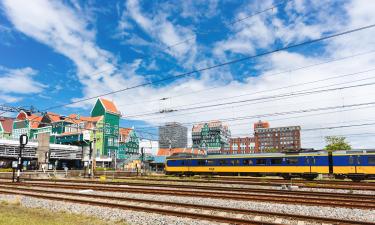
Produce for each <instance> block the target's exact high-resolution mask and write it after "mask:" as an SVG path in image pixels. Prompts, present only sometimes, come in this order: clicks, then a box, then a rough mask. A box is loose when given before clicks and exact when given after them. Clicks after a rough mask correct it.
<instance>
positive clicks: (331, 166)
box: [328, 151, 333, 174]
mask: <svg viewBox="0 0 375 225" xmlns="http://www.w3.org/2000/svg"><path fill="white" fill-rule="evenodd" d="M328 172H329V173H330V174H333V156H332V151H329V152H328Z"/></svg>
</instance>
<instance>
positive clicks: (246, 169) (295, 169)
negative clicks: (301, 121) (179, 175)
mask: <svg viewBox="0 0 375 225" xmlns="http://www.w3.org/2000/svg"><path fill="white" fill-rule="evenodd" d="M166 171H168V172H201V173H206V172H211V173H328V172H329V171H328V166H311V167H310V166H212V167H211V166H192V167H183V166H176V167H175V166H172V167H169V166H168V167H166Z"/></svg>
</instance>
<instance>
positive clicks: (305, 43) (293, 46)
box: [43, 24, 375, 111]
mask: <svg viewBox="0 0 375 225" xmlns="http://www.w3.org/2000/svg"><path fill="white" fill-rule="evenodd" d="M373 27H375V24H371V25H368V26H362V27H359V28H355V29H351V30H347V31H344V32H340V33H335V34H331V35H327V36H324V37H321V38H317V39H313V40H309V41H305V42H301V43H298V44H292V45H288V46H285V47H280V48H276V49H274V50H271V51H264V52H262V53H259V54H255V55H251V56H247V57H243V58H239V59H235V60H230V61H226V62H223V63H219V64H215V65H213V66H208V67H204V68H200V69H196V70H193V71H190V72H186V73H182V74H178V75H176V76H170V77H167V78H164V79H160V80H157V81H150V82H145V83H142V84H138V85H135V86H132V87H127V88H123V89H119V90H115V91H111V92H107V93H103V94H100V95H96V96H92V97H88V98H84V99H81V100H78V101H73V102H70V103H66V104H61V105H56V106H52V107H49V108H46V109H44V110H43V111H47V110H50V109H55V108H60V107H64V106H68V105H73V104H77V103H80V102H85V101H89V100H92V99H96V98H99V97H103V96H107V95H112V94H116V93H120V92H123V91H127V90H131V89H135V88H139V87H144V86H148V85H152V84H157V83H161V82H165V81H171V80H176V79H180V78H182V77H187V76H191V75H193V74H196V73H200V72H203V71H207V70H211V69H215V68H219V67H222V66H227V65H231V64H235V63H239V62H243V61H245V60H250V59H254V58H258V57H262V56H266V55H270V54H274V53H276V52H281V51H284V50H288V49H294V48H297V47H300V46H304V45H308V44H313V43H317V42H320V41H324V40H328V39H332V38H335V37H339V36H343V35H347V34H351V33H354V32H358V31H361V30H366V29H370V28H373Z"/></svg>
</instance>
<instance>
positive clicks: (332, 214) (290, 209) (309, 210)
mask: <svg viewBox="0 0 375 225" xmlns="http://www.w3.org/2000/svg"><path fill="white" fill-rule="evenodd" d="M38 189H39V188H38ZM43 189H46V190H56V191H57V190H59V191H67V192H81V193H82V191H79V190H66V189H55V188H54V189H51V188H43ZM87 193H89V194H97V195H107V196H119V197H120V196H122V197H129V198H136V199H149V200H159V201H165V202H180V203H191V204H199V205H212V206H222V207H228V208H242V209H252V210H259V211H265V212H267V211H268V212H280V213H289V214H294V213H295V214H300V215H309V216H318V217H328V218H335V219H345V220H356V221H369V222H373V221H375V210H365V209H349V208H338V207H336V208H334V207H323V206H306V205H291V204H279V203H267V202H256V201H237V200H228V199H225V200H221V199H211V198H200V197H182V196H165V195H153V194H138V193H125V192H124V193H121V192H103V191H92V190H91V191H89V192H87Z"/></svg>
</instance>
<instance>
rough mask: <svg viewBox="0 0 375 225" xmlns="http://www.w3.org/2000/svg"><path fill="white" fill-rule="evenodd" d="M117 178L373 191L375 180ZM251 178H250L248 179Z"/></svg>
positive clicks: (125, 178)
mask: <svg viewBox="0 0 375 225" xmlns="http://www.w3.org/2000/svg"><path fill="white" fill-rule="evenodd" d="M117 179H124V180H140V181H158V182H159V181H161V182H177V183H181V182H183V183H207V184H235V185H259V186H273V187H277V186H281V185H291V184H292V185H294V186H298V187H306V188H315V189H319V188H327V189H350V190H353V189H355V190H366V191H375V182H374V183H372V182H363V183H359V182H349V181H337V182H335V181H327V182H323V181H303V180H291V181H286V180H280V179H267V180H261V179H259V180H252V178H243V179H241V178H234V179H212V178H210V179H191V180H189V179H160V178H139V177H117ZM250 179H251V180H250Z"/></svg>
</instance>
